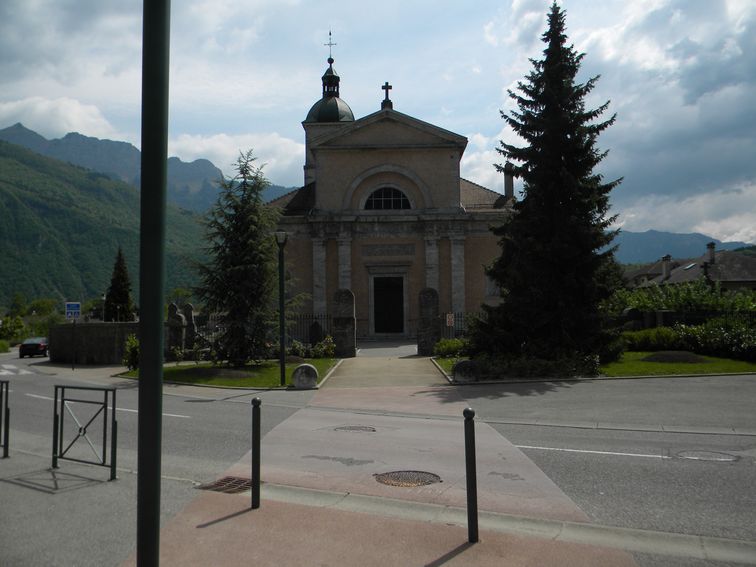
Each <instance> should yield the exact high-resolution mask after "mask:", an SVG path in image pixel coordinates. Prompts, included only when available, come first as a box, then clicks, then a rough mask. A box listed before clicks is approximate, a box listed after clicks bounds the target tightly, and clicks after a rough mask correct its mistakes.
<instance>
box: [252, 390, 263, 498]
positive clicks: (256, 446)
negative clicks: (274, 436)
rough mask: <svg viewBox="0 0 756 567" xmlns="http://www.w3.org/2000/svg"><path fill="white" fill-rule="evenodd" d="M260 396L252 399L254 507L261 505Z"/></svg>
mask: <svg viewBox="0 0 756 567" xmlns="http://www.w3.org/2000/svg"><path fill="white" fill-rule="evenodd" d="M261 403H262V402H261V401H260V398H255V399H253V400H252V509H253V510H256V509H257V508H259V507H260V404H261Z"/></svg>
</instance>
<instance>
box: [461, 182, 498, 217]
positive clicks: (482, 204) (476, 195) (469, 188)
mask: <svg viewBox="0 0 756 567" xmlns="http://www.w3.org/2000/svg"><path fill="white" fill-rule="evenodd" d="M459 201H460V204H461V205H462V206H463V207H464V208H465V209H476V210H480V209H501V208H503V207H505V206H506V205H507V204H508V203H507V200H506V197H505V196H504V195H502V194H501V193H497V192H496V191H491V190H490V189H488V188H486V187H483V186H482V185H478V184H477V183H473V182H472V181H468V180H467V179H463V178H462V177H460V178H459Z"/></svg>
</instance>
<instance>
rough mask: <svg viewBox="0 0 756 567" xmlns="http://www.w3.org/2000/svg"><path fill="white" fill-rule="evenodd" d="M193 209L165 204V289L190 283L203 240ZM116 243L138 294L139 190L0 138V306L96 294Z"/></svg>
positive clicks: (103, 282) (109, 267)
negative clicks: (18, 296)
mask: <svg viewBox="0 0 756 567" xmlns="http://www.w3.org/2000/svg"><path fill="white" fill-rule="evenodd" d="M199 220H200V217H198V216H197V215H196V214H194V213H191V212H188V211H184V210H180V209H178V208H176V207H173V206H169V207H168V213H167V238H166V245H167V248H166V263H167V282H166V287H167V289H171V288H173V287H185V286H189V285H192V284H193V283H194V277H195V276H194V273H193V271H192V269H191V266H190V262H191V259H193V258H197V257H198V255H199V254H200V247H201V245H202V238H201V235H202V227H201V225H200V223H199ZM119 245H120V246H121V247H122V248H123V252H124V255H125V257H126V261H127V264H128V267H129V270H130V274H131V279H132V286H133V289H134V293H135V296H137V297H138V289H137V288H138V283H139V282H138V276H139V270H138V257H139V193H138V192H137V190H136V189H135V188H134V187H132V186H131V185H128V184H126V183H123V182H121V181H115V180H113V179H111V178H110V177H108V176H106V175H103V174H101V173H96V172H93V171H89V170H86V169H83V168H81V167H78V166H74V165H70V164H67V163H64V162H62V161H58V160H55V159H51V158H47V157H44V156H41V155H39V154H37V153H35V152H32V151H30V150H27V149H26V148H22V147H20V146H17V145H15V144H9V143H6V142H0V250H1V251H2V258H0V307H2V306H7V305H8V304H9V302H10V298H11V297H12V296H13V294H14V293H17V292H20V293H23V294H24V295H25V296H26V297H27V298H29V299H31V298H35V297H55V298H59V299H61V300H64V299H68V300H79V299H81V300H86V299H89V298H96V297H100V296H101V295H102V293H103V292H104V291H105V289H106V288H107V285H108V282H109V281H110V272H111V270H112V268H113V262H114V260H115V256H116V252H117V250H118V246H119Z"/></svg>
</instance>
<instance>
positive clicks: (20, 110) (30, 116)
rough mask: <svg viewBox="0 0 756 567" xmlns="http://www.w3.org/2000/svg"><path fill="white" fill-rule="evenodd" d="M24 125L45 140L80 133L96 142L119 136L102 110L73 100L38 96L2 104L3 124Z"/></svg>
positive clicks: (0, 116)
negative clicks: (18, 123) (17, 123)
mask: <svg viewBox="0 0 756 567" xmlns="http://www.w3.org/2000/svg"><path fill="white" fill-rule="evenodd" d="M12 122H21V123H23V125H24V126H26V127H27V128H29V129H31V130H34V131H35V132H37V133H39V134H42V135H43V136H45V137H46V138H59V137H61V136H64V135H65V134H67V133H68V132H79V133H80V134H84V135H85V136H94V137H96V138H114V137H117V132H116V130H115V129H114V128H113V126H112V125H111V124H110V122H108V120H107V119H106V118H105V117H104V116H103V114H102V112H100V109H99V108H97V107H96V106H94V105H92V104H83V103H81V102H79V101H78V100H74V99H71V98H55V99H47V98H42V97H38V96H34V97H29V98H25V99H22V100H15V101H9V102H1V101H0V124H8V125H9V124H10V123H12Z"/></svg>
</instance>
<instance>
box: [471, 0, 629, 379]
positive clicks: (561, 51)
mask: <svg viewBox="0 0 756 567" xmlns="http://www.w3.org/2000/svg"><path fill="white" fill-rule="evenodd" d="M542 40H543V42H544V43H545V44H546V49H545V50H544V51H543V59H540V60H531V62H532V63H533V70H532V71H531V72H530V74H529V75H528V76H527V77H526V79H525V81H521V82H519V83H518V88H517V91H518V92H513V91H509V97H510V98H511V99H512V100H514V101H515V103H516V106H517V110H515V111H512V112H511V113H509V114H506V113H505V112H503V111H502V112H501V116H502V118H503V119H504V120H505V121H506V123H507V124H508V125H509V126H510V127H511V128H512V129H513V130H514V131H515V132H516V133H517V134H518V135H519V136H520V137H521V138H522V139H523V140H524V141H525V145H524V146H522V147H518V146H515V145H512V144H507V143H504V142H503V141H502V142H501V143H500V147H499V148H497V151H498V152H499V153H500V154H501V155H503V156H504V157H505V158H507V160H512V162H515V163H514V164H513V165H514V173H515V175H516V176H517V177H519V178H521V179H522V180H523V197H522V199H521V200H519V201H518V202H516V203H515V205H514V214H513V215H512V216H511V217H510V218H509V219H508V220H507V221H506V222H505V223H504V224H503V225H502V226H500V227H497V228H495V229H494V230H493V232H494V234H496V235H497V236H498V237H499V244H500V246H501V248H502V253H501V255H500V257H499V258H498V259H497V260H496V261H495V262H494V263H493V264H492V265H491V266H490V267H489V269H488V275H489V276H490V277H491V278H492V279H493V280H495V281H496V282H497V283H498V284H499V286H500V287H501V289H502V302H501V304H500V305H498V306H496V307H484V308H485V311H486V318H485V320H484V321H482V322H480V323H479V325H478V326H477V328H476V329H475V331H474V332H473V336H472V343H473V352H477V353H481V352H486V353H489V354H492V355H494V356H499V357H501V356H505V357H506V356H509V357H518V358H537V359H544V360H552V361H555V360H565V359H572V360H583V361H585V360H586V359H590V360H594V361H595V356H593V355H596V354H603V353H605V352H607V346H608V345H609V344H610V342H611V338H612V337H611V335H610V334H609V333H608V332H607V331H605V330H604V328H603V325H602V320H601V317H600V313H599V305H600V302H601V301H602V300H604V299H606V298H607V297H608V296H609V295H610V294H611V292H612V290H613V289H614V287H615V285H616V284H617V283H618V281H619V272H618V266H617V264H616V262H615V261H614V249H613V248H608V249H607V246H608V245H609V244H610V243H611V241H612V239H613V238H614V236H615V235H616V231H611V230H609V227H610V225H611V223H612V222H613V221H614V219H615V217H613V216H608V211H609V192H610V191H611V190H612V189H613V188H614V187H615V186H616V185H618V184H619V183H620V181H621V180H615V181H611V182H604V180H603V179H602V176H601V175H599V174H597V173H595V172H594V168H595V167H596V166H597V165H598V164H599V162H600V161H601V160H602V159H603V158H604V157H605V155H606V152H601V151H599V150H598V149H597V148H596V140H597V137H598V135H599V134H600V133H601V132H602V131H603V130H605V129H606V128H607V127H609V126H610V125H611V124H612V123H613V122H614V120H615V116H612V117H611V118H609V119H608V120H604V121H597V119H598V118H599V117H600V116H601V115H602V114H603V112H604V111H605V110H606V109H607V107H608V104H609V103H608V102H607V103H605V104H603V105H601V106H599V107H598V108H596V109H593V110H587V109H586V106H585V97H586V95H588V93H590V92H591V90H592V89H593V88H594V86H595V84H596V81H597V80H598V77H593V78H591V79H590V80H588V81H587V82H586V83H584V84H579V83H577V82H576V75H577V73H578V70H579V68H580V63H581V60H582V59H583V54H578V53H576V52H575V50H574V48H573V46H572V45H568V44H567V36H566V35H565V13H564V12H563V11H562V10H561V9H560V8H559V6H558V5H557V4H556V3H553V4H552V6H551V10H550V13H549V16H548V29H547V30H546V32H545V33H544V34H543V36H542ZM496 167H497V169H498V170H499V171H503V169H504V167H505V166H501V165H497V166H496ZM592 366H593V370H594V371H595V370H596V367H595V364H592ZM580 371H581V372H584V371H585V367H584V366H583V367H582V368H581V370H580Z"/></svg>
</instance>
